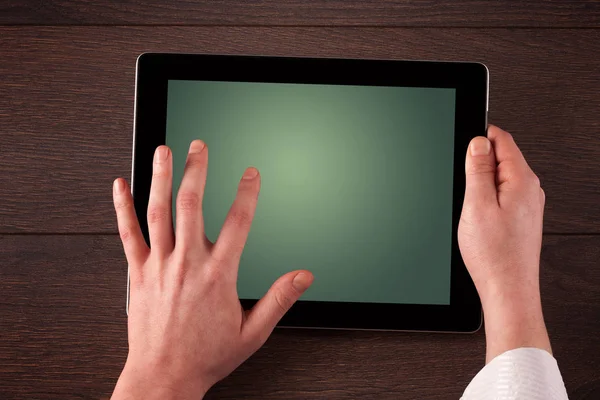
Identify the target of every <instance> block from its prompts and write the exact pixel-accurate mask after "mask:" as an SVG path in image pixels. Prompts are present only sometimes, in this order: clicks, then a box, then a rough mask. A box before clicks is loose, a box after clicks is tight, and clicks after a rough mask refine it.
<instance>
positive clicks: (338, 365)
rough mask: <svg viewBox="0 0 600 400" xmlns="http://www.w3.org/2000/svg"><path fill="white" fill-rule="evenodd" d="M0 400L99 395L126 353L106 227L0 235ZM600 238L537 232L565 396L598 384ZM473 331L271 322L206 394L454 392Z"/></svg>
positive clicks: (467, 373)
mask: <svg viewBox="0 0 600 400" xmlns="http://www.w3.org/2000/svg"><path fill="white" fill-rule="evenodd" d="M0 259H1V260H2V268H1V269H0V293H2V297H1V299H0V310H1V313H2V314H1V315H2V319H1V320H0V332H2V339H1V340H0V398H1V399H16V398H23V399H24V398H27V399H100V398H103V397H106V396H109V395H110V393H111V390H112V388H113V385H114V384H115V382H116V379H117V378H118V375H119V372H120V369H121V368H122V365H123V363H124V361H125V358H126V355H127V330H126V326H127V325H126V324H127V320H126V314H125V283H126V272H127V265H126V263H125V260H124V257H123V254H122V249H121V244H120V242H119V239H118V237H117V236H115V235H84V236H81V235H79V236H72V235H40V236H38V235H35V236H32V235H3V236H0ZM598 259H600V237H598V236H554V235H552V236H546V237H545V238H544V247H543V250H542V266H541V287H542V296H543V302H544V310H545V317H546V322H547V324H548V329H549V332H550V335H551V338H552V344H553V350H554V354H555V356H556V358H557V360H558V362H559V365H560V367H561V372H562V374H563V378H564V380H565V382H566V386H567V389H568V391H569V394H570V396H571V397H570V398H571V399H572V400H583V399H586V400H592V399H593V397H588V396H587V395H588V394H589V393H599V392H598V391H599V390H600V380H599V379H600V376H599V374H598V350H599V349H600V338H599V337H598V332H600V318H599V317H600V286H599V285H598V282H600V268H598ZM484 340H485V337H484V335H483V330H480V331H479V332H477V333H475V334H472V335H470V334H469V335H461V334H422V333H421V334H417V333H414V334H409V333H381V332H352V331H322V330H289V329H288V330H284V329H279V330H276V332H275V334H274V335H273V336H272V338H271V339H270V340H269V341H268V342H267V344H266V346H265V347H264V348H263V349H261V350H260V351H259V352H258V353H257V354H256V355H255V356H253V357H252V358H250V360H248V361H247V362H246V363H245V364H243V365H242V367H241V368H240V369H239V370H237V371H236V372H234V373H233V374H232V375H231V376H230V377H229V378H227V379H225V380H224V381H222V382H221V383H220V384H219V385H217V386H215V387H214V388H213V390H211V392H210V395H209V396H207V398H210V399H439V400H445V399H458V398H459V396H460V394H461V393H462V391H463V390H464V388H465V386H466V385H467V384H468V383H469V381H470V380H471V379H472V378H473V376H474V375H475V374H476V373H477V371H478V370H479V369H480V368H481V367H482V366H483V362H484V354H485V343H484Z"/></svg>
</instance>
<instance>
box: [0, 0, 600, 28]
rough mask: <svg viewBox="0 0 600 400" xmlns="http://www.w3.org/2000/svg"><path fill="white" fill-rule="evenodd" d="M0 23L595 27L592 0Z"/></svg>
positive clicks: (175, 9)
mask: <svg viewBox="0 0 600 400" xmlns="http://www.w3.org/2000/svg"><path fill="white" fill-rule="evenodd" d="M2 4H3V6H0V24H3V25H10V24H31V25H66V24H69V25H90V24H91V25H107V24H108V25H263V26H264V25H297V26H300V25H302V26H306V25H310V26H315V25H319V26H332V25H333V26H342V25H345V26H348V25H352V26H357V25H358V26H440V27H441V26H443V27H450V26H452V27H514V26H521V27H523V26H527V27H598V25H600V4H599V3H598V2H597V1H594V0H571V1H543V0H528V1H519V2H514V1H509V0H497V1H481V0H458V1H452V0H443V1H436V2H432V1H428V0H411V1H408V2H407V1H396V0H385V1H380V0H361V1H359V0H354V1H346V0H283V1H281V0H264V1H243V0H222V1H193V0H177V1H170V2H164V1H159V0H153V1H139V0H126V1H118V2H113V1H109V0H102V1H91V0H77V1H73V0H69V1H67V0H51V1H40V0H25V1H23V0H8V1H4V2H3V3H2Z"/></svg>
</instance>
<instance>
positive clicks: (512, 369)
mask: <svg viewBox="0 0 600 400" xmlns="http://www.w3.org/2000/svg"><path fill="white" fill-rule="evenodd" d="M488 399H489V400H568V397H567V391H566V389H565V385H564V383H563V380H562V376H561V374H560V371H559V369H558V364H557V362H556V359H555V358H554V357H553V356H552V355H551V354H550V353H548V352H547V351H545V350H542V349H537V348H528V347H523V348H519V349H514V350H509V351H507V352H504V353H502V354H500V355H499V356H497V357H495V358H494V359H493V360H492V361H490V363H488V364H487V365H486V366H485V367H483V369H481V371H479V373H478V374H477V375H476V376H475V377H474V378H473V380H472V381H471V382H470V383H469V386H467V388H466V389H465V391H464V393H463V396H462V397H461V400H488Z"/></svg>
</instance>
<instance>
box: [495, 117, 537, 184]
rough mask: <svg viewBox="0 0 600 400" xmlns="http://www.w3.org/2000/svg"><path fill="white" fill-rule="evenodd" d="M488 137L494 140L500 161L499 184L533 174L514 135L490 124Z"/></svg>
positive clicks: (497, 157)
mask: <svg viewBox="0 0 600 400" xmlns="http://www.w3.org/2000/svg"><path fill="white" fill-rule="evenodd" d="M488 139H489V140H490V141H491V142H492V146H493V148H494V153H495V155H496V162H497V163H498V168H497V171H498V176H497V179H498V185H501V184H502V183H505V182H509V181H513V180H515V181H519V180H521V179H522V178H524V177H527V176H529V175H530V174H533V171H532V170H531V168H530V167H529V164H527V161H526V160H525V157H524V156H523V153H521V150H520V149H519V147H518V146H517V144H516V143H515V141H514V139H513V137H512V135H511V134H510V133H508V132H506V131H504V130H502V129H500V128H498V127H497V126H495V125H489V128H488Z"/></svg>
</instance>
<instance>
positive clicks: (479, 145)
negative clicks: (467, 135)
mask: <svg viewBox="0 0 600 400" xmlns="http://www.w3.org/2000/svg"><path fill="white" fill-rule="evenodd" d="M491 149H492V144H491V143H490V141H489V140H488V139H487V138H484V137H477V138H475V139H473V140H472V141H471V155H472V156H487V155H488V154H490V150H491Z"/></svg>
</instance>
